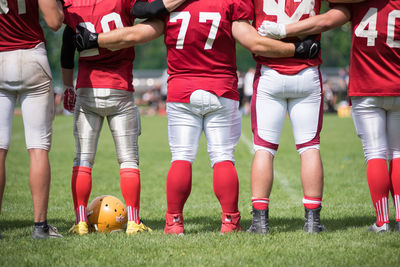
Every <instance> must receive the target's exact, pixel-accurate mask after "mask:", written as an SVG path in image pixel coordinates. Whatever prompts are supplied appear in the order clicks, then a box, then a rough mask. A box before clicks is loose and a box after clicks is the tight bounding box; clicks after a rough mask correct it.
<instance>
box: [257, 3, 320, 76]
mask: <svg viewBox="0 0 400 267" xmlns="http://www.w3.org/2000/svg"><path fill="white" fill-rule="evenodd" d="M254 8H255V17H256V19H255V20H254V21H253V25H254V27H255V28H256V29H258V27H260V25H261V23H262V22H263V21H264V20H268V21H272V22H277V23H282V24H290V23H295V22H298V21H299V20H303V19H306V18H308V17H310V16H315V15H317V14H319V12H320V8H321V0H300V1H299V0H278V1H277V0H254ZM320 38H321V35H318V36H317V38H316V40H320ZM282 41H286V42H292V43H294V42H298V41H300V39H298V38H286V39H283V40H282ZM254 59H255V60H256V61H257V63H259V64H262V65H265V66H268V67H270V68H272V69H274V70H276V71H277V72H279V73H281V74H284V75H295V74H297V73H299V72H300V71H302V70H303V69H305V68H308V67H311V66H318V65H321V64H322V60H321V55H319V56H318V57H316V58H313V59H300V58H267V57H261V56H254Z"/></svg>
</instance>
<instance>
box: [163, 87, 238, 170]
mask: <svg viewBox="0 0 400 267" xmlns="http://www.w3.org/2000/svg"><path fill="white" fill-rule="evenodd" d="M238 106H239V101H236V100H232V99H228V98H224V97H217V96H216V95H214V94H211V93H209V92H206V91H204V90H197V91H195V92H193V93H192V95H191V96H190V103H177V102H169V103H167V114H168V139H169V145H170V147H171V153H172V161H175V160H185V161H189V162H193V161H194V159H195V158H196V154H197V148H198V145H199V139H200V136H201V133H202V132H203V131H204V134H205V136H206V139H207V150H208V153H209V155H210V160H211V166H214V164H215V163H217V162H221V161H226V160H227V161H232V162H235V158H234V150H235V147H236V145H237V143H238V141H239V137H240V133H241V115H240V112H239V110H238Z"/></svg>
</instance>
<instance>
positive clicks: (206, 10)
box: [164, 0, 253, 103]
mask: <svg viewBox="0 0 400 267" xmlns="http://www.w3.org/2000/svg"><path fill="white" fill-rule="evenodd" d="M251 19H253V3H252V1H251V0H200V1H197V0H188V1H186V2H185V3H184V4H182V5H181V6H180V7H179V8H177V9H176V10H174V12H171V14H169V15H168V16H167V17H166V20H165V24H166V27H165V36H164V41H165V45H166V46H167V62H168V73H169V75H170V76H169V78H168V93H167V101H168V102H184V103H189V101H190V99H189V98H190V95H191V94H192V92H193V91H195V90H197V89H202V90H205V91H209V92H212V93H214V94H216V95H217V96H223V97H226V98H230V99H234V100H239V93H238V91H237V74H236V49H235V40H234V39H233V36H232V22H233V21H235V20H251Z"/></svg>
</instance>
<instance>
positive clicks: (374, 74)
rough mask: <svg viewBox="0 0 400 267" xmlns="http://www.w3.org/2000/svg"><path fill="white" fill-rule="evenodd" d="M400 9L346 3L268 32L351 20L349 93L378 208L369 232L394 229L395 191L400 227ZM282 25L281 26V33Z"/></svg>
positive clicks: (375, 2)
mask: <svg viewBox="0 0 400 267" xmlns="http://www.w3.org/2000/svg"><path fill="white" fill-rule="evenodd" d="M342 2H346V1H342ZM356 2H360V1H356ZM399 10H400V2H399V1H395V0H382V1H380V0H370V1H365V2H363V3H358V4H348V5H344V6H341V7H340V8H336V9H332V10H330V11H328V12H327V13H325V14H322V15H319V16H315V17H313V18H310V19H307V20H304V21H302V22H299V23H296V24H290V25H286V27H281V26H279V25H271V26H268V27H266V29H269V30H267V31H270V32H275V33H277V34H278V36H282V37H283V35H285V36H291V35H297V34H315V33H317V32H321V31H325V30H328V29H331V28H334V27H337V26H339V25H342V24H343V23H345V22H347V21H349V20H350V21H351V32H352V44H351V55H350V80H349V87H348V95H349V96H350V98H351V102H352V106H353V109H352V113H353V120H354V125H355V128H356V131H357V134H358V136H359V137H360V138H361V141H362V144H363V150H364V156H365V160H366V162H367V180H368V185H369V190H370V193H371V198H372V203H373V206H374V208H375V211H376V222H375V223H374V224H373V225H371V226H370V227H368V229H367V230H368V231H372V232H376V233H380V232H386V231H388V230H389V229H390V225H389V216H388V195H389V191H391V193H392V196H393V200H394V206H395V212H396V225H395V230H396V231H400V76H399V73H400V38H399V35H398V29H399V18H400V11H399ZM278 28H280V29H281V30H278V31H277V29H278ZM263 31H264V32H266V31H265V30H263ZM279 32H280V33H279ZM387 161H389V168H388V166H387Z"/></svg>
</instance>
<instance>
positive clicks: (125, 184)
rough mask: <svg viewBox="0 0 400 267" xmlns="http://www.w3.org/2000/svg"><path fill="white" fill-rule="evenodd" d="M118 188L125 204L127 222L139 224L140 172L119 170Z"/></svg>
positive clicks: (127, 169)
mask: <svg viewBox="0 0 400 267" xmlns="http://www.w3.org/2000/svg"><path fill="white" fill-rule="evenodd" d="M120 177H121V178H120V187H121V192H122V196H123V197H124V200H125V203H126V209H127V213H128V221H134V222H135V223H137V224H139V223H140V218H139V207H140V172H139V170H138V169H133V168H123V169H120Z"/></svg>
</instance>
